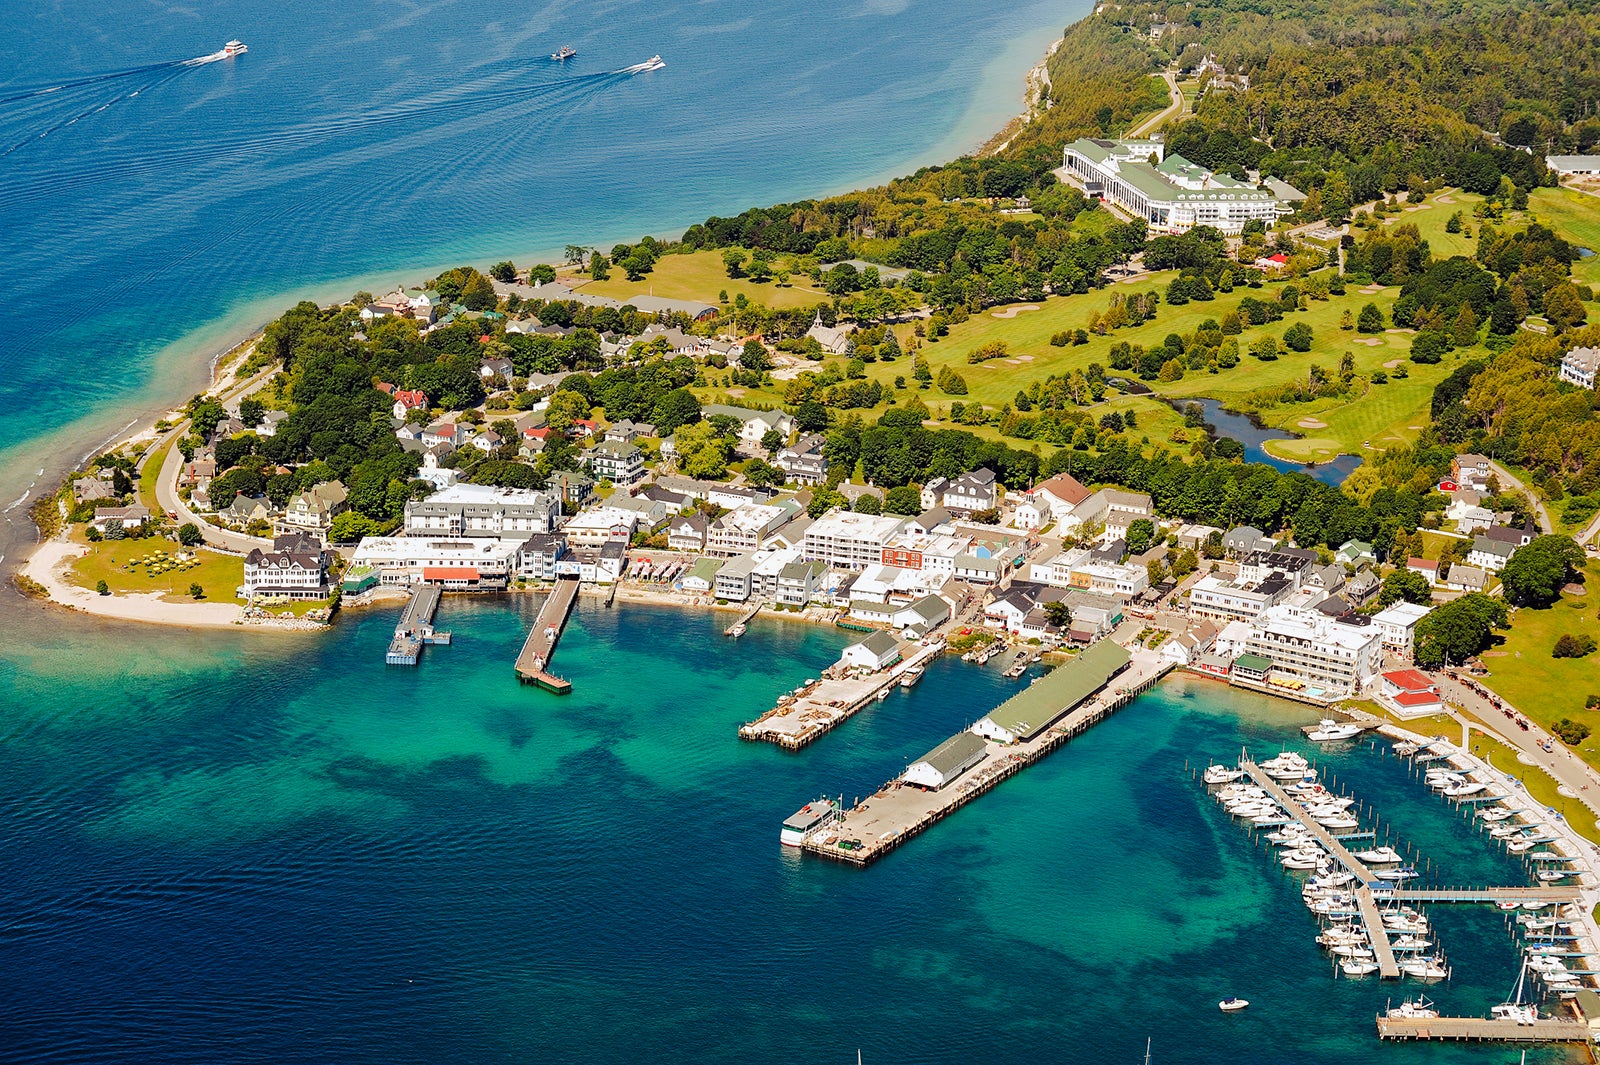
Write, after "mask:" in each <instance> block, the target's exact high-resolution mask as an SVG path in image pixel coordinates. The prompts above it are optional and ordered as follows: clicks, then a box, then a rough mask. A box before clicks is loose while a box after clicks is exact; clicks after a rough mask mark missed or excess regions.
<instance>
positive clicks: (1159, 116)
mask: <svg viewBox="0 0 1600 1065" xmlns="http://www.w3.org/2000/svg"><path fill="white" fill-rule="evenodd" d="M1161 77H1162V80H1164V81H1165V82H1166V83H1167V95H1169V96H1170V97H1171V98H1172V103H1170V104H1168V105H1167V108H1166V110H1164V111H1157V112H1156V113H1155V114H1153V115H1151V116H1150V117H1149V118H1147V119H1145V120H1144V121H1143V122H1141V123H1139V124H1138V125H1137V126H1134V127H1133V128H1132V129H1130V130H1129V131H1128V137H1127V139H1128V140H1138V139H1139V138H1140V137H1143V136H1144V135H1145V134H1147V133H1150V132H1152V131H1154V130H1155V129H1157V128H1158V127H1159V126H1160V125H1161V124H1162V123H1163V122H1166V121H1168V120H1169V119H1174V118H1177V117H1178V116H1179V115H1181V114H1183V90H1181V89H1179V88H1178V79H1177V77H1176V76H1175V75H1174V74H1173V73H1172V71H1170V70H1164V71H1162V72H1161Z"/></svg>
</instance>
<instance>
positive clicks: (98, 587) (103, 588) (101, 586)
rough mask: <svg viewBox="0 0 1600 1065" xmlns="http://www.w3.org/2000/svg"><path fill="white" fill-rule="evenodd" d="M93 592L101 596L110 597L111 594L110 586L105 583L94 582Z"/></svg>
mask: <svg viewBox="0 0 1600 1065" xmlns="http://www.w3.org/2000/svg"><path fill="white" fill-rule="evenodd" d="M94 590H95V591H97V592H99V593H100V594H101V595H110V594H111V586H110V585H108V584H106V582H105V581H95V582H94Z"/></svg>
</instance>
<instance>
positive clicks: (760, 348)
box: [739, 340, 772, 373]
mask: <svg viewBox="0 0 1600 1065" xmlns="http://www.w3.org/2000/svg"><path fill="white" fill-rule="evenodd" d="M739 365H740V366H741V367H742V368H744V369H746V370H754V371H756V372H757V373H759V372H761V371H763V370H770V369H772V356H770V355H768V354H767V348H766V345H764V344H762V343H761V341H759V340H746V341H745V342H744V349H743V350H741V351H740V352H739Z"/></svg>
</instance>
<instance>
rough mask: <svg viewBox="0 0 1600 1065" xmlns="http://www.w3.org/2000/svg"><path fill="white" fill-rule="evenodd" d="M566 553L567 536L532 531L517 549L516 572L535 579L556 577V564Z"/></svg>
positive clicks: (551, 579)
mask: <svg viewBox="0 0 1600 1065" xmlns="http://www.w3.org/2000/svg"><path fill="white" fill-rule="evenodd" d="M566 553H567V538H566V537H565V536H563V535H561V534H560V533H534V534H533V535H532V536H530V537H528V539H527V540H526V541H524V542H523V544H522V546H521V547H520V548H518V549H517V555H516V559H515V566H516V572H517V573H519V574H521V575H522V576H524V577H532V578H534V579H535V580H541V581H553V580H555V579H556V564H557V563H559V562H560V561H561V559H562V558H563V557H564V556H565V555H566Z"/></svg>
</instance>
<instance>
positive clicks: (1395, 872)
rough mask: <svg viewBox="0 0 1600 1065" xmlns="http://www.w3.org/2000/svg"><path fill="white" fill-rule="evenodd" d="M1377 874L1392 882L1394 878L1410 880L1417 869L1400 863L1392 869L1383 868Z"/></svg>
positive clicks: (1414, 875)
mask: <svg viewBox="0 0 1600 1065" xmlns="http://www.w3.org/2000/svg"><path fill="white" fill-rule="evenodd" d="M1379 875H1380V876H1382V877H1383V878H1384V879H1385V880H1388V881H1390V882H1391V883H1393V882H1394V881H1396V880H1412V879H1415V878H1416V877H1417V876H1418V875H1419V874H1418V873H1417V871H1416V870H1415V869H1413V868H1411V867H1410V866H1408V865H1400V866H1396V867H1395V868H1393V869H1384V870H1382V871H1381V873H1380V874H1379Z"/></svg>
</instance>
